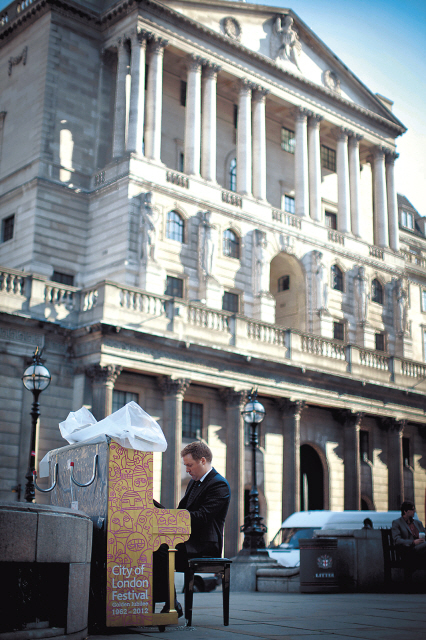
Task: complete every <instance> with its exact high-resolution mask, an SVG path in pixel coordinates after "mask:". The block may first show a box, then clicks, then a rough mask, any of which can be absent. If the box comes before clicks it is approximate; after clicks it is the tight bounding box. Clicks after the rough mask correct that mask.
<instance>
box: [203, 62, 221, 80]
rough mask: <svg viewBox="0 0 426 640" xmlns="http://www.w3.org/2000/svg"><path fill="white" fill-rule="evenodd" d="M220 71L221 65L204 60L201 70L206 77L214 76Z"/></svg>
mask: <svg viewBox="0 0 426 640" xmlns="http://www.w3.org/2000/svg"><path fill="white" fill-rule="evenodd" d="M220 71H222V67H221V66H220V65H218V64H216V63H215V62H211V60H204V62H203V72H204V75H205V76H206V77H207V78H214V79H215V78H216V76H217V74H218V73H219V72H220Z"/></svg>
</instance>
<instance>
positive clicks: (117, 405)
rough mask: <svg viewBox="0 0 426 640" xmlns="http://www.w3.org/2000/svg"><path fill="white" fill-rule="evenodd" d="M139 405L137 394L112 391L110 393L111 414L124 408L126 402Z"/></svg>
mask: <svg viewBox="0 0 426 640" xmlns="http://www.w3.org/2000/svg"><path fill="white" fill-rule="evenodd" d="M132 400H133V402H136V403H139V395H138V394H137V393H131V392H130V391H116V390H115V389H114V391H113V392H112V412H113V413H114V411H118V410H119V409H121V408H122V407H124V406H125V405H126V404H127V403H128V402H131V401H132Z"/></svg>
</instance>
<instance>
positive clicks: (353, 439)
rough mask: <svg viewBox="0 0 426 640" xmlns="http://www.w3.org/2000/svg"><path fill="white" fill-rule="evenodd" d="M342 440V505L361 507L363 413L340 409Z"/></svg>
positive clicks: (357, 508) (349, 507)
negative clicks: (343, 465)
mask: <svg viewBox="0 0 426 640" xmlns="http://www.w3.org/2000/svg"><path fill="white" fill-rule="evenodd" d="M340 415H341V423H342V424H343V442H344V462H345V470H344V483H345V487H344V506H345V509H352V510H353V511H359V510H360V509H361V454H360V446H359V445H360V443H359V437H360V436H359V432H360V428H361V422H362V419H363V417H364V414H363V413H352V412H351V411H341V412H340Z"/></svg>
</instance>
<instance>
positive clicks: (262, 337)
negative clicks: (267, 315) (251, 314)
mask: <svg viewBox="0 0 426 640" xmlns="http://www.w3.org/2000/svg"><path fill="white" fill-rule="evenodd" d="M285 336H286V330H285V329H278V328H277V327H274V326H273V325H270V324H264V323H260V322H251V321H250V320H247V337H248V338H249V339H250V340H257V341H259V342H265V343H267V344H275V345H280V346H283V347H284V346H285Z"/></svg>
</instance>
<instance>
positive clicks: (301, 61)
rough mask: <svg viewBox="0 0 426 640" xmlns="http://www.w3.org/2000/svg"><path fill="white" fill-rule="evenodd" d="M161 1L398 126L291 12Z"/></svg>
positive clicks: (221, 0) (220, 1)
mask: <svg viewBox="0 0 426 640" xmlns="http://www.w3.org/2000/svg"><path fill="white" fill-rule="evenodd" d="M162 2H163V4H166V5H167V6H169V7H170V8H171V9H173V10H175V11H177V12H179V13H182V14H184V15H185V16H186V17H188V18H190V19H191V20H193V21H195V22H196V23H199V24H200V25H202V26H203V27H205V28H208V29H209V30H212V31H213V32H216V33H218V34H220V35H221V36H223V37H225V38H226V39H227V40H229V41H230V42H234V43H235V44H238V45H241V46H242V47H244V48H246V49H248V50H250V51H252V52H254V53H256V54H259V55H261V56H263V57H265V58H266V60H267V61H268V63H273V64H274V65H275V66H276V67H277V68H279V69H282V70H283V71H286V72H288V73H290V74H292V75H293V76H296V77H300V78H301V79H304V80H306V81H308V82H310V83H313V84H314V85H317V86H318V87H320V88H321V89H325V90H326V91H329V92H330V93H331V94H332V95H335V96H339V97H341V98H343V99H344V100H347V101H348V102H350V103H354V104H356V105H357V106H359V107H363V108H365V109H368V110H369V111H372V112H373V113H376V114H378V115H380V116H382V117H385V118H388V119H389V120H391V121H394V122H395V123H398V124H400V123H399V122H398V120H397V119H396V118H395V117H394V116H393V115H392V114H391V113H390V111H389V110H388V109H387V108H386V106H385V105H384V104H383V103H382V102H381V101H380V100H379V99H378V98H377V97H376V96H375V95H374V94H373V93H372V92H371V91H370V90H369V89H368V88H367V87H365V85H363V84H362V82H361V81H360V80H358V78H356V76H355V75H354V74H352V73H351V72H350V70H349V69H348V68H347V67H346V66H345V65H344V64H343V63H342V62H341V61H340V60H339V59H338V58H337V56H335V55H334V54H333V52H332V51H331V50H330V49H328V47H327V46H326V45H325V44H324V43H323V42H322V41H321V40H320V39H319V38H318V37H317V36H316V35H315V34H314V33H313V32H312V31H311V30H310V29H309V27H308V26H307V25H306V24H305V23H304V22H303V21H302V20H300V19H299V18H298V16H297V15H296V14H294V13H293V12H292V11H290V10H286V9H285V10H281V11H279V10H278V9H277V8H276V7H266V6H259V5H253V4H245V3H240V2H229V1H227V0H213V2H208V3H207V2H198V1H197V0H162Z"/></svg>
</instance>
